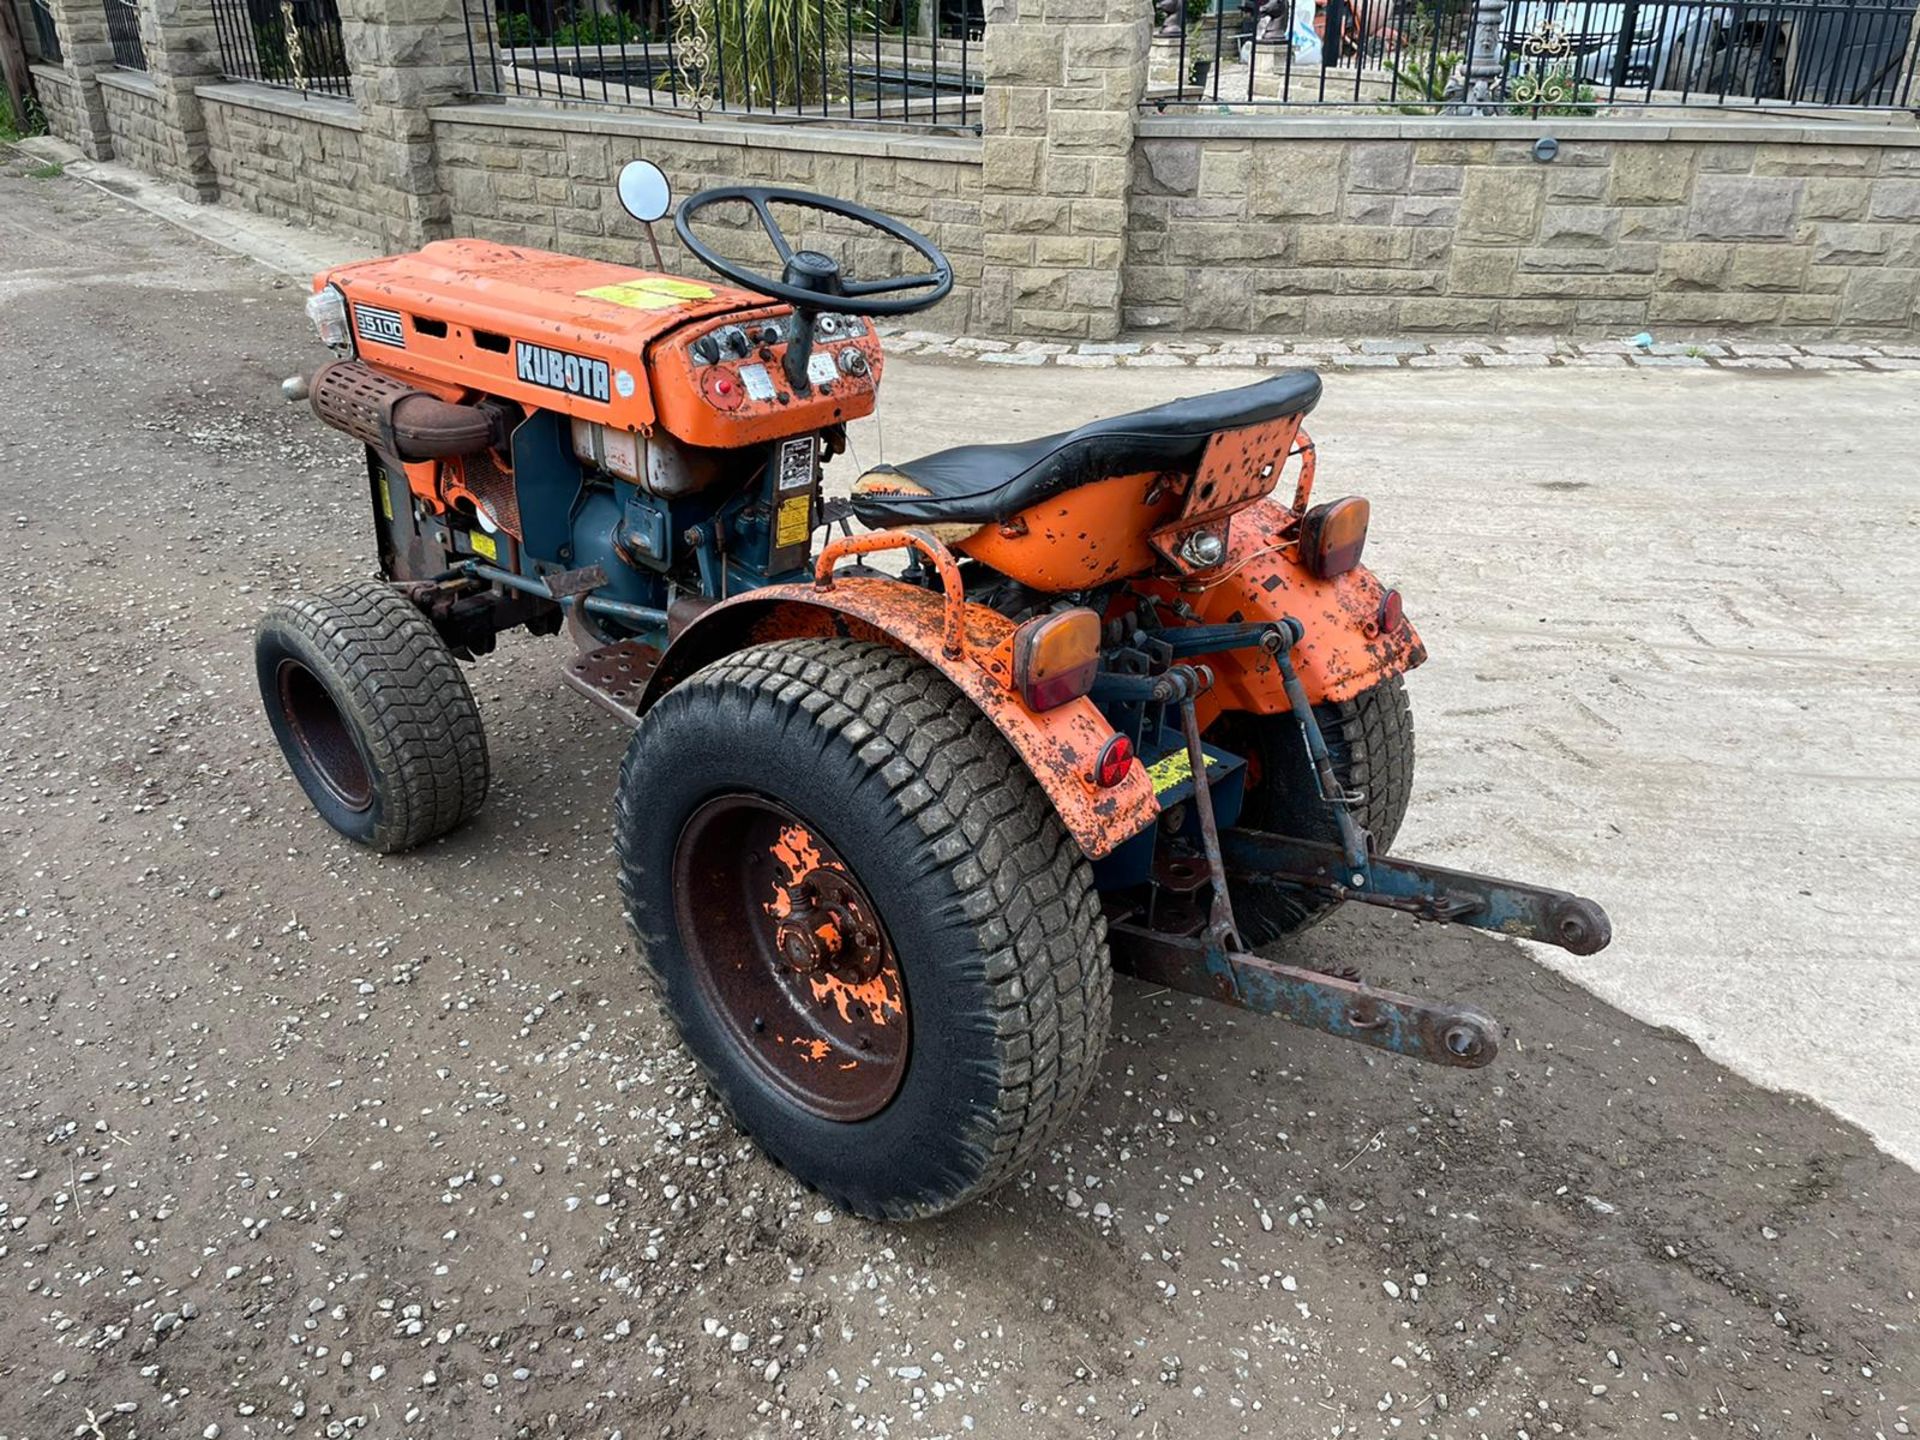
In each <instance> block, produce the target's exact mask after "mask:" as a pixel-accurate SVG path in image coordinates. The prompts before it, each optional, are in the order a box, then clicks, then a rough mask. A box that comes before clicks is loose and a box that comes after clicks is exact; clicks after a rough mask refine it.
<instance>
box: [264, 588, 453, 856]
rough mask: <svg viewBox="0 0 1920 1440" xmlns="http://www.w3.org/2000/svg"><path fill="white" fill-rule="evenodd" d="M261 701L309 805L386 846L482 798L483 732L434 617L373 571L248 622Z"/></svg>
mask: <svg viewBox="0 0 1920 1440" xmlns="http://www.w3.org/2000/svg"><path fill="white" fill-rule="evenodd" d="M253 653H254V668H255V673H256V674H257V676H258V678H259V681H260V700H261V703H262V704H263V705H265V706H266V711H267V719H268V720H269V721H270V722H271V723H272V725H273V734H274V738H275V739H276V740H278V741H279V742H280V750H281V753H282V754H284V755H285V756H286V758H287V765H288V767H289V768H291V769H292V771H293V774H294V778H295V779H296V780H298V781H299V782H300V788H301V789H303V790H305V791H306V792H307V798H308V799H309V800H311V801H312V802H313V808H314V809H316V810H318V811H319V812H320V818H321V819H323V820H325V821H326V822H327V823H328V824H329V825H331V826H332V827H333V828H334V829H335V830H338V831H339V832H340V833H341V834H342V835H344V836H346V837H347V838H348V839H349V840H355V841H358V842H359V843H360V844H362V845H365V846H368V847H369V848H371V849H374V850H378V851H381V852H383V853H386V854H392V853H393V852H395V851H399V850H409V849H412V848H413V847H414V846H416V845H422V844H425V843H426V842H427V841H428V840H431V839H434V838H435V837H436V836H440V835H444V834H446V833H447V832H448V831H449V830H452V829H454V828H456V827H457V826H459V825H461V824H463V823H465V822H466V821H467V820H468V819H469V818H471V817H472V816H473V814H474V813H475V812H476V811H478V810H479V808H480V805H481V802H483V801H484V800H485V799H486V797H487V778H488V763H487V738H486V733H485V731H484V730H483V729H482V728H481V725H480V711H479V708H478V707H477V706H476V705H475V704H474V702H473V691H472V690H470V689H468V688H467V679H466V676H464V675H462V674H461V673H460V667H459V665H457V664H456V663H455V662H454V659H453V656H452V655H451V654H450V653H448V650H447V647H446V645H445V644H443V643H442V642H441V639H440V637H439V636H438V635H437V634H435V633H434V629H433V626H432V625H430V624H428V623H427V619H426V617H425V616H423V615H422V614H421V613H420V612H419V611H418V610H416V609H415V608H414V607H413V605H412V603H411V602H409V601H408V600H407V598H406V597H405V596H404V595H402V594H400V593H399V592H398V591H397V590H395V589H394V588H393V587H392V586H391V585H388V584H386V583H385V582H384V581H380V580H357V581H354V582H353V583H352V584H350V585H343V586H341V587H340V588H339V589H337V590H331V591H328V592H327V593H325V594H322V595H308V596H302V597H301V598H299V599H297V600H291V601H287V602H284V603H282V604H278V605H275V606H273V607H272V608H270V609H269V610H268V611H267V613H266V614H264V615H262V616H261V617H260V624H259V627H258V628H257V629H256V631H255V632H254V642H253Z"/></svg>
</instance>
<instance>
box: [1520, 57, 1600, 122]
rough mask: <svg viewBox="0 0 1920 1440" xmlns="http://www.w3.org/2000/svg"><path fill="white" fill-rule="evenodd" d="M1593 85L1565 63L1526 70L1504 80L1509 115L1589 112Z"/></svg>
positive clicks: (1591, 106) (1591, 110)
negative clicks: (1541, 68) (1505, 81)
mask: <svg viewBox="0 0 1920 1440" xmlns="http://www.w3.org/2000/svg"><path fill="white" fill-rule="evenodd" d="M1593 96H1594V90H1593V86H1591V85H1589V84H1587V83H1586V82H1585V81H1583V80H1581V79H1580V77H1579V76H1577V75H1575V74H1574V73H1573V71H1571V70H1569V69H1567V68H1566V67H1564V66H1559V65H1555V66H1549V67H1548V68H1546V69H1544V70H1533V71H1526V72H1523V73H1521V74H1519V75H1515V76H1514V77H1513V78H1512V79H1511V80H1509V81H1508V82H1507V113H1508V114H1509V115H1591V114H1593V113H1594V110H1595V109H1596V108H1597V107H1596V106H1595V105H1594V103H1593Z"/></svg>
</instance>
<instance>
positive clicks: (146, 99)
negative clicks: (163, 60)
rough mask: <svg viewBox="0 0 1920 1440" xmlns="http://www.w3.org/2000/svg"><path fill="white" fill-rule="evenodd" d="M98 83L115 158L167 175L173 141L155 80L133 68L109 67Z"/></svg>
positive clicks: (151, 171) (157, 173)
mask: <svg viewBox="0 0 1920 1440" xmlns="http://www.w3.org/2000/svg"><path fill="white" fill-rule="evenodd" d="M99 82H100V98H101V100H102V101H103V102H105V104H106V107H107V133H108V134H109V135H110V136H111V137H112V138H113V155H114V158H115V159H116V160H123V161H125V162H126V163H127V164H129V165H131V166H133V167H134V168H135V169H136V170H144V171H146V172H147V173H148V174H149V175H161V174H165V173H166V168H167V162H168V157H169V156H170V154H171V153H172V149H173V142H172V139H171V136H170V134H169V132H168V129H167V124H166V117H165V114H164V112H163V108H162V106H161V104H160V93H159V91H158V90H156V89H155V88H154V84H153V81H152V80H150V79H148V78H147V77H146V76H145V75H142V74H139V73H137V72H135V71H131V70H106V71H102V72H101V74H100V76H99Z"/></svg>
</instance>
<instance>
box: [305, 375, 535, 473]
mask: <svg viewBox="0 0 1920 1440" xmlns="http://www.w3.org/2000/svg"><path fill="white" fill-rule="evenodd" d="M308 385H309V390H310V393H311V397H312V400H313V413H314V414H316V415H318V416H319V417H320V418H321V419H322V420H324V421H326V422H327V424H329V425H331V426H333V428H334V429H336V430H344V431H345V432H346V433H347V434H349V435H351V436H353V438H354V439H356V440H358V441H359V442H360V443H361V444H363V445H370V446H372V447H373V448H374V449H375V450H377V451H379V452H380V453H381V454H383V455H391V456H393V457H394V458H396V459H399V460H436V459H439V458H441V457H442V456H447V455H471V454H472V453H473V452H474V451H476V450H484V449H486V448H487V446H489V445H491V444H493V443H494V440H495V437H496V432H497V428H498V427H497V426H496V424H495V421H494V417H493V416H492V415H490V414H489V413H488V412H487V411H485V410H483V409H481V408H480V407H479V406H477V405H455V404H453V403H451V402H449V401H446V400H442V399H440V398H439V397H438V396H434V395H429V394H427V392H426V391H424V390H416V389H414V388H413V386H411V385H408V384H406V383H404V382H403V381H399V380H394V379H391V378H389V377H388V376H385V375H382V374H381V373H380V372H379V371H377V370H374V369H372V368H371V367H369V366H366V365H363V364H361V363H360V362H359V361H358V360H336V361H334V362H333V363H331V364H329V365H322V366H321V367H320V368H319V369H318V370H316V371H315V372H314V374H313V379H312V380H311V381H310V382H308Z"/></svg>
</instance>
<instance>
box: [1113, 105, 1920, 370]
mask: <svg viewBox="0 0 1920 1440" xmlns="http://www.w3.org/2000/svg"><path fill="white" fill-rule="evenodd" d="M1546 128H1548V127H1545V126H1542V125H1536V124H1531V123H1522V122H1514V121H1505V120H1475V121H1458V120H1448V119H1435V120H1425V119H1423V120H1417V121H1407V122H1398V121H1376V120H1359V119H1356V120H1350V121H1332V122H1327V121H1311V120H1285V119H1263V120H1260V121H1258V122H1244V121H1216V120H1212V119H1205V120H1201V119H1190V120H1185V121H1143V122H1142V130H1143V135H1142V137H1141V140H1140V142H1139V144H1138V145H1137V147H1136V149H1135V156H1134V196H1133V201H1132V207H1131V214H1130V217H1129V227H1128V245H1127V263H1126V271H1125V306H1126V312H1125V313H1126V320H1127V323H1128V325H1129V326H1130V327H1132V328H1136V329H1163V328H1170V327H1172V328H1184V329H1189V330H1199V331H1207V330H1223V331H1245V332H1259V333H1268V334H1346V335H1386V334H1394V333H1398V332H1402V331H1404V332H1408V333H1415V334H1418V333H1431V332H1448V331H1455V332H1478V333H1488V332H1498V333H1511V332H1524V331H1548V332H1553V333H1561V334H1602V333H1605V334H1631V333H1633V332H1635V331H1638V330H1641V329H1644V328H1649V327H1651V328H1654V329H1656V330H1657V329H1659V328H1661V327H1666V328H1669V329H1671V330H1674V331H1678V332H1681V333H1689V334H1698V333H1707V332H1712V333H1718V332H1722V331H1741V330H1752V331H1768V332H1775V331H1778V332H1783V333H1787V332H1794V331H1801V332H1818V333H1822V334H1832V333H1842V332H1859V333H1874V334H1902V333H1911V332H1914V331H1916V330H1920V133H1916V132H1915V131H1914V130H1912V129H1911V128H1908V129H1904V130H1903V129H1894V128H1888V127H1868V126H1848V127H1841V126H1835V127H1831V128H1829V129H1825V130H1821V131H1806V130H1802V129H1800V128H1799V127H1795V126H1792V125H1779V124H1698V125H1664V124H1658V123H1651V122H1606V121H1591V122H1586V123H1585V124H1580V123H1577V122H1576V123H1571V124H1570V123H1567V122H1561V124H1560V126H1559V127H1558V128H1559V132H1560V133H1559V135H1558V137H1557V138H1558V141H1559V145H1558V154H1557V155H1556V156H1555V158H1554V159H1553V160H1552V161H1551V162H1550V163H1542V162H1541V161H1540V160H1538V159H1536V158H1535V153H1534V142H1535V140H1536V139H1538V138H1539V135H1540V134H1541V132H1542V131H1543V130H1544V129H1546Z"/></svg>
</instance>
